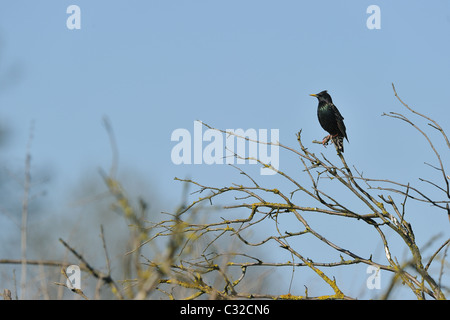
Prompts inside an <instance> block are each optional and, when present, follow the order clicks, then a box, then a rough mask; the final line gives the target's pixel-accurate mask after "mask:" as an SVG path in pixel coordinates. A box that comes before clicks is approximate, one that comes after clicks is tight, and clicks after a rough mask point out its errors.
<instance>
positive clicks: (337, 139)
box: [332, 136, 344, 153]
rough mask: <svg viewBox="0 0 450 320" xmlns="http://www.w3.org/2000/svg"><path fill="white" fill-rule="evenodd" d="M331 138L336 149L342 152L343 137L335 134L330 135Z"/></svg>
mask: <svg viewBox="0 0 450 320" xmlns="http://www.w3.org/2000/svg"><path fill="white" fill-rule="evenodd" d="M332 139H333V143H334V144H335V145H336V148H337V149H338V151H339V152H342V153H344V137H340V136H336V137H332Z"/></svg>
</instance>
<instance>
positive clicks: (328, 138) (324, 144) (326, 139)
mask: <svg viewBox="0 0 450 320" xmlns="http://www.w3.org/2000/svg"><path fill="white" fill-rule="evenodd" d="M330 139H331V135H330V134H329V135H327V136H326V137H325V138H323V141H322V144H323V146H324V147H326V146H327V145H328V142H329V141H330Z"/></svg>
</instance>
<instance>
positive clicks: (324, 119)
mask: <svg viewBox="0 0 450 320" xmlns="http://www.w3.org/2000/svg"><path fill="white" fill-rule="evenodd" d="M311 96H313V97H316V98H317V99H318V100H319V106H318V107H317V117H318V118H319V123H320V125H321V126H322V128H323V129H324V130H325V131H327V132H328V133H329V134H330V135H329V136H327V137H326V138H325V139H324V141H323V143H324V144H325V143H327V142H328V140H329V139H331V140H332V141H333V142H334V143H335V144H336V146H337V147H338V150H339V151H340V152H344V138H345V139H347V141H348V138H347V133H346V131H345V125H344V117H343V116H342V115H341V113H340V112H339V110H338V109H337V108H336V106H335V105H334V104H333V101H332V100H331V96H330V95H329V94H328V92H327V91H326V90H324V91H322V92H320V93H318V94H311Z"/></svg>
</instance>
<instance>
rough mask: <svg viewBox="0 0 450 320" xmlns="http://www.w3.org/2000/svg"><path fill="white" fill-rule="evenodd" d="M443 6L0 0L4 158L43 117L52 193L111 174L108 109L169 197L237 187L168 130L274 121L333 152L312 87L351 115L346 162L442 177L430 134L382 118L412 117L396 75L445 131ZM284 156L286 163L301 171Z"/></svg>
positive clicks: (123, 155) (447, 51) (449, 24)
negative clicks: (191, 182)
mask: <svg viewBox="0 0 450 320" xmlns="http://www.w3.org/2000/svg"><path fill="white" fill-rule="evenodd" d="M71 4H76V5H78V6H79V7H80V9H81V29H80V30H69V29H68V28H67V27H66V19H67V18H68V16H69V15H68V14H67V13H66V8H67V7H68V6H69V5H71ZM372 4H375V5H378V6H379V7H380V9H381V29H379V30H369V29H368V28H367V27H366V20H367V18H368V17H369V14H367V13H366V9H367V7H368V6H369V5H372ZM449 9H450V3H449V2H448V1H444V0H440V1H432V2H430V1H428V2H425V1H379V0H377V1H375V2H374V1H315V2H306V1H256V0H248V1H235V0H231V1H194V0H192V1H154V0H152V1H137V0H136V1H103V0H98V1H47V0H41V1H34V2H31V1H8V2H6V1H3V2H2V4H0V48H1V52H0V58H1V59H0V83H1V84H3V85H4V88H3V89H1V91H0V117H1V119H2V120H1V121H2V123H6V124H7V125H8V127H9V128H10V129H11V135H12V136H11V140H10V141H9V144H8V146H7V148H6V149H4V151H3V152H4V155H3V158H5V159H7V161H8V162H9V163H20V162H22V161H23V159H24V154H25V148H26V144H27V139H28V135H29V128H30V123H31V122H32V121H34V124H35V131H34V140H33V144H32V155H33V164H34V165H36V166H47V167H50V168H51V171H52V173H53V181H52V184H51V185H50V186H49V187H48V193H49V196H52V195H58V194H59V192H61V190H64V187H65V186H67V185H68V184H69V183H74V182H76V181H77V179H78V177H79V176H80V175H81V174H82V172H84V171H85V170H86V169H90V168H97V167H103V168H105V169H107V168H108V167H109V165H110V162H111V150H110V145H109V142H108V137H107V134H106V132H105V130H104V127H103V126H102V118H103V116H108V118H109V119H110V121H111V123H112V126H113V128H114V132H115V135H116V138H117V143H118V148H119V152H120V167H132V168H134V169H135V170H136V171H137V172H140V173H141V175H142V177H144V178H146V179H148V180H149V181H151V182H152V184H153V185H157V186H158V187H157V191H156V192H157V193H158V194H160V195H161V197H162V198H163V199H165V201H167V202H168V203H170V204H173V201H174V200H173V199H178V198H179V196H180V194H181V184H180V183H179V182H176V181H174V180H173V178H174V177H175V176H177V177H181V178H182V177H186V176H190V177H192V178H195V179H196V180H198V181H201V182H204V183H209V184H215V185H224V184H227V183H229V182H230V181H233V174H234V172H235V171H233V170H232V169H230V168H229V167H228V166H225V165H212V166H208V165H178V166H177V165H175V164H173V163H172V161H171V158H170V154H171V149H172V148H173V146H174V145H175V144H176V143H175V142H172V141H171V140H170V137H171V133H172V132H173V131H174V130H175V129H177V128H185V129H187V130H189V131H191V133H192V132H193V121H194V120H202V121H204V122H206V123H208V124H209V125H211V126H214V127H217V128H221V129H237V128H243V129H248V128H256V129H279V131H280V141H281V142H282V143H284V144H286V145H290V146H296V140H295V133H296V132H297V131H298V130H300V129H302V130H303V139H304V142H305V143H306V144H308V145H309V146H310V148H311V150H314V151H315V152H317V153H318V152H323V153H324V154H326V155H327V156H329V157H330V159H332V160H336V159H337V158H336V156H335V153H334V150H333V149H334V148H332V147H328V148H327V149H323V147H322V146H319V145H316V144H311V143H310V141H312V140H314V139H320V138H322V137H323V136H325V132H324V131H323V130H322V128H321V127H320V125H319V123H318V121H317V116H316V107H317V101H316V99H315V98H313V97H310V96H309V94H310V93H317V92H319V91H322V90H325V89H327V90H328V92H329V93H330V94H331V96H332V97H333V101H334V103H335V104H336V105H337V107H338V108H339V110H340V111H341V113H342V114H343V116H344V118H345V123H346V126H347V134H348V137H349V140H350V143H349V144H346V145H345V156H346V159H347V161H349V162H351V163H352V164H355V165H356V166H357V167H358V169H361V170H362V171H364V173H365V174H367V175H368V176H372V177H376V178H390V179H392V180H399V181H401V182H404V183H407V182H408V181H413V182H418V180H417V177H419V176H421V177H433V178H436V179H439V178H438V175H436V173H435V172H434V171H433V170H432V169H431V168H430V167H427V166H425V165H424V164H423V163H424V162H429V163H432V164H436V161H435V159H434V158H433V157H432V155H431V153H430V149H429V147H428V145H427V143H426V141H425V140H424V139H423V138H422V137H421V136H420V135H419V134H418V133H416V132H415V131H414V130H413V129H412V128H411V127H410V126H407V125H406V124H405V123H401V122H400V121H397V120H393V119H390V118H387V117H381V114H382V113H383V112H390V111H395V112H402V113H405V114H407V111H406V110H405V109H404V108H403V107H402V106H401V105H400V103H399V102H398V101H396V99H395V97H394V94H393V91H392V87H391V83H392V82H393V83H395V85H396V88H397V91H398V93H399V94H400V96H401V97H402V98H403V100H404V101H406V102H407V103H409V104H410V105H411V106H413V107H415V108H416V109H417V110H418V111H419V112H423V113H425V114H427V115H429V116H430V117H432V118H434V119H436V120H437V121H438V122H439V123H440V125H441V126H442V127H443V128H444V129H445V130H447V132H449V130H450V128H449V125H448V120H447V119H449V117H450V115H449V106H448V99H446V95H447V92H448V88H449V85H450V78H449V71H450V59H449V57H450V37H449V33H450V32H449V31H450V10H449ZM8 70H10V71H11V70H13V74H15V77H12V76H11V73H8ZM10 78H11V79H10ZM10 80H11V81H10ZM13 80H14V81H13ZM421 123H422V125H423V124H425V125H426V123H424V122H421ZM432 136H433V137H435V138H436V139H438V136H437V135H434V134H432ZM440 147H441V149H440V150H441V151H442V152H443V153H444V154H443V159H444V161H447V162H446V163H448V150H446V149H445V146H444V145H440ZM445 152H446V153H445ZM280 156H281V158H280V169H281V170H283V171H285V170H286V171H288V170H292V168H293V167H295V166H297V165H299V162H298V161H296V160H295V158H293V157H291V158H283V155H280ZM247 167H248V166H247ZM267 179H269V180H267V181H268V182H269V183H270V182H274V181H276V180H270V179H273V178H267ZM175 202H176V201H175ZM170 209H171V208H167V209H166V210H170ZM417 214H418V216H420V214H421V213H417ZM430 215H432V219H430V218H428V217H427V218H425V219H423V221H422V222H423V224H421V226H420V230H421V232H422V235H421V236H422V237H423V239H424V241H425V240H427V239H429V237H428V235H429V236H431V234H427V231H430V230H432V231H433V233H434V232H435V231H436V233H437V232H438V231H439V230H440V228H442V230H443V232H447V233H448V225H446V226H443V224H444V223H445V221H446V220H447V217H442V215H438V214H433V213H430ZM422 218H423V217H422ZM419 220H420V219H419ZM440 221H443V222H440ZM447 223H448V221H447ZM435 228H436V229H437V230H436V229H435ZM442 230H441V231H442ZM421 236H419V237H421Z"/></svg>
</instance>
